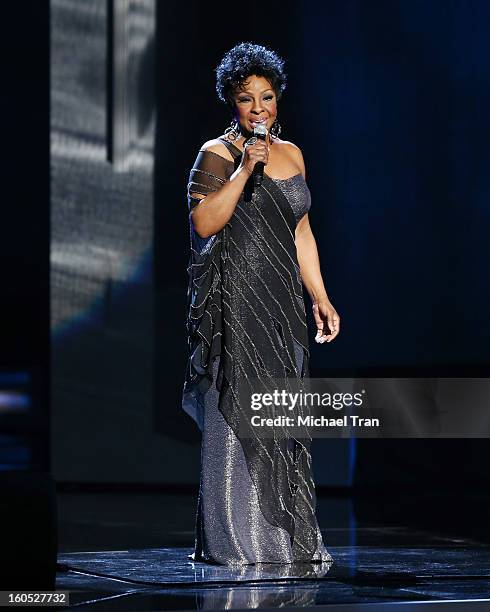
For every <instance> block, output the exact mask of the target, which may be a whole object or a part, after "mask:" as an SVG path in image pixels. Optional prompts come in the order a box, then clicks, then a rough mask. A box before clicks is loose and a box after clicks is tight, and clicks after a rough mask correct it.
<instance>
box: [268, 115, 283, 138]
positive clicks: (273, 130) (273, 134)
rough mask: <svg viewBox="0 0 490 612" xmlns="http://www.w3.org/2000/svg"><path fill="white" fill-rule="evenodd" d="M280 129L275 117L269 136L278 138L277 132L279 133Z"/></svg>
mask: <svg viewBox="0 0 490 612" xmlns="http://www.w3.org/2000/svg"><path fill="white" fill-rule="evenodd" d="M281 129H282V128H281V124H280V123H279V121H278V120H277V119H276V120H275V121H274V123H273V124H272V125H271V129H270V130H269V136H270V137H271V139H273V140H275V139H276V138H278V137H279V134H280V133H281Z"/></svg>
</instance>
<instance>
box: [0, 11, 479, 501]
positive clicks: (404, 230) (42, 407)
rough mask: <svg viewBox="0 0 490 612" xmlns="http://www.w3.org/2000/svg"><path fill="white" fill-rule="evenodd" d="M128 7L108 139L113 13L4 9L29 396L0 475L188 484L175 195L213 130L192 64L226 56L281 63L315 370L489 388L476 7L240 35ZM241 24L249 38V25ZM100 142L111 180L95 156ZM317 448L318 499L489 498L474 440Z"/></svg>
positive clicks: (13, 354)
mask: <svg viewBox="0 0 490 612" xmlns="http://www.w3.org/2000/svg"><path fill="white" fill-rule="evenodd" d="M6 6H7V5H6ZM127 6H128V7H129V9H130V10H129V14H128V15H129V16H128V18H129V19H130V20H131V21H130V23H131V24H133V26H134V27H132V28H130V29H129V30H128V31H129V46H128V47H126V48H125V54H126V55H124V57H126V58H129V59H128V65H127V70H126V72H125V75H126V76H125V78H126V80H125V86H126V90H125V91H126V94H127V95H128V99H127V100H126V98H124V99H125V100H126V101H127V104H126V106H124V109H125V110H124V113H126V114H125V118H126V120H127V123H125V122H124V120H123V121H122V124H121V118H120V117H119V116H117V113H115V110H117V107H114V105H113V103H112V102H113V101H114V100H113V97H112V96H113V94H114V89H113V88H114V86H115V85H118V80H117V79H113V80H111V79H110V78H109V73H111V74H112V75H113V76H114V74H116V73H117V70H114V60H115V59H116V60H117V57H114V55H113V56H112V60H113V62H112V63H111V61H109V60H110V59H111V57H109V55H110V44H109V43H110V41H109V37H108V31H109V26H110V24H111V10H110V8H111V3H105V2H100V1H98V0H87V1H86V2H83V3H80V2H77V1H75V0H72V1H69V0H63V1H61V0H53V1H52V2H51V15H50V22H51V29H50V31H48V28H47V24H48V7H47V3H46V4H42V3H30V4H25V5H22V7H23V8H22V15H21V14H20V13H16V12H15V10H16V9H15V7H14V6H13V5H12V6H11V5H10V4H9V5H8V9H7V8H5V9H4V10H5V11H12V13H11V22H14V23H17V22H18V21H19V20H21V19H22V20H25V22H26V24H27V23H29V24H33V23H35V24H37V25H36V27H33V28H29V30H28V33H27V35H26V36H25V37H24V44H23V45H22V49H21V48H20V47H19V46H18V44H17V46H15V43H18V37H17V36H18V32H17V30H16V29H15V28H7V30H6V32H5V36H4V38H3V44H4V54H3V60H4V65H5V69H4V71H3V75H4V79H5V85H6V86H5V88H4V92H3V93H2V109H3V112H4V117H5V118H6V119H7V121H6V130H5V139H6V140H5V144H4V147H3V150H4V160H5V161H4V164H2V169H3V177H4V185H5V194H6V200H7V204H6V205H5V206H4V207H3V210H4V240H3V242H2V254H3V258H2V262H3V264H4V269H5V274H6V277H5V278H6V279H7V280H6V284H7V285H8V290H6V291H5V292H4V295H3V299H2V301H1V305H0V313H1V317H0V320H1V321H2V339H3V342H4V351H3V357H2V364H3V371H4V372H5V373H7V374H8V373H12V372H13V373H14V374H16V373H17V374H18V375H21V376H22V375H26V378H25V380H27V381H31V383H32V381H37V382H36V383H35V384H34V383H32V384H31V383H28V384H27V390H26V393H27V394H28V395H29V397H30V401H31V402H32V404H28V409H27V410H26V409H25V406H24V408H23V410H24V412H23V415H24V416H23V419H24V420H22V421H17V425H15V427H14V429H12V423H13V421H12V410H13V411H14V412H15V409H12V410H10V411H9V414H8V415H7V416H8V419H7V418H4V417H5V416H6V415H5V413H4V412H3V413H2V417H1V425H0V428H1V434H2V438H1V439H2V459H3V465H4V466H12V465H14V464H15V466H16V467H17V469H24V468H25V469H29V468H32V467H33V466H34V465H37V466H48V465H49V459H50V457H51V459H52V468H53V473H54V476H55V478H56V480H57V481H58V482H75V483H82V484H84V483H93V482H98V483H100V482H102V483H107V482H118V483H123V484H124V483H146V484H152V483H163V484H166V485H172V486H174V485H178V486H180V485H182V484H184V485H186V484H187V485H190V486H191V487H192V486H194V485H195V484H196V483H197V480H198V476H199V434H198V430H197V428H196V426H195V425H194V423H193V422H192V421H191V420H190V419H189V417H188V416H187V415H185V414H184V413H183V412H182V410H181V408H180V394H181V389H182V383H183V376H184V369H185V361H186V348H187V347H186V342H185V318H184V317H185V302H186V286H187V276H186V267H187V262H188V248H189V236H188V220H187V214H188V211H187V203H186V199H185V188H186V183H187V175H188V171H189V169H190V167H191V165H192V163H193V161H194V159H195V156H196V154H197V151H198V149H199V147H200V145H201V144H202V143H203V142H204V141H205V140H208V139H210V138H212V137H215V136H217V135H218V134H220V133H222V131H223V130H224V128H225V127H226V126H227V125H228V123H229V119H230V118H229V116H228V114H227V113H228V111H227V109H226V108H225V107H224V106H223V105H221V104H219V103H218V101H217V99H216V95H215V92H214V73H213V69H214V68H215V66H216V64H217V63H218V61H219V60H220V58H221V56H222V54H223V53H224V52H225V51H226V50H227V49H229V48H230V47H231V46H233V45H234V44H236V43H237V42H239V41H242V40H251V41H254V42H260V43H264V44H267V45H269V46H271V47H272V48H274V49H276V50H277V51H278V52H279V53H280V54H281V55H282V56H283V57H284V58H285V59H286V68H287V72H288V74H289V87H288V90H287V91H286V93H285V96H284V99H283V100H282V101H281V104H280V109H279V110H280V121H281V124H282V126H283V134H284V138H286V139H289V140H292V141H293V142H295V143H296V144H298V145H299V146H300V147H301V148H302V150H303V153H304V156H305V160H306V169H307V180H308V183H309V186H310V189H311V192H312V209H311V214H310V216H311V222H312V227H313V230H314V232H315V235H316V237H317V241H318V245H319V250H320V257H321V262H322V269H323V273H324V276H325V281H326V285H327V290H328V292H329V294H330V296H331V299H332V301H333V303H334V305H335V306H336V308H337V309H338V311H339V313H340V315H341V317H342V326H343V327H342V333H341V334H340V336H339V338H338V339H337V340H336V341H335V342H334V343H333V344H332V345H328V346H317V345H316V344H315V343H314V342H313V336H314V330H313V327H312V328H311V336H310V338H311V341H312V342H311V349H312V372H313V373H314V374H316V375H350V374H354V373H356V374H359V373H364V374H373V375H390V374H395V373H396V374H401V375H422V376H439V375H440V376H451V375H454V376H461V375H487V372H488V357H489V349H488V346H489V342H488V340H489V336H490V334H489V324H488V317H487V312H488V283H487V280H486V278H487V274H486V271H487V268H488V246H487V236H488V230H489V227H488V226H489V213H488V207H487V206H485V204H486V200H487V194H488V190H489V183H490V178H489V176H490V175H489V173H488V170H487V168H488V152H487V151H488V149H487V146H486V145H487V141H488V134H489V128H490V125H489V124H490V118H489V117H488V113H487V112H486V110H487V108H488V106H489V105H488V102H489V93H490V92H489V88H490V78H489V77H490V74H489V72H490V67H489V66H488V62H487V58H488V51H489V48H488V47H489V43H488V36H487V33H488V26H487V24H488V23H489V17H490V5H489V4H488V3H487V2H484V1H481V2H478V1H473V2H469V3H463V2H460V1H456V0H446V1H442V0H441V1H437V0H434V1H431V2H417V1H408V0H407V1H390V2H388V1H386V2H385V1H382V0H377V1H376V2H367V1H350V2H349V1H345V0H338V1H330V2H325V3H301V4H298V3H293V2H281V3H280V4H279V3H278V2H272V3H269V4H267V5H261V6H259V5H257V6H256V7H254V6H252V5H251V6H250V7H247V12H246V13H244V14H243V16H242V19H241V20H240V17H241V16H240V15H237V16H233V14H232V13H231V12H230V5H229V4H220V3H216V4H213V5H212V6H210V5H204V4H201V3H198V2H187V3H185V4H183V3H177V2H174V1H171V2H163V1H161V2H160V1H159V2H156V3H155V2H152V1H151V0H145V1H144V2H143V1H141V2H134V1H133V2H129V3H128V4H127ZM112 8H113V7H112ZM249 9H250V10H249ZM18 10H20V9H18ZM29 11H31V12H29ZM255 12H257V13H260V16H261V19H260V24H262V23H263V24H265V25H263V26H262V25H259V22H256V23H257V25H256V26H254V23H253V21H252V20H251V19H250V18H249V17H248V16H249V15H251V14H253V13H255ZM5 15H6V18H5V20H4V21H3V22H4V23H5V24H7V23H9V19H8V18H7V13H5ZM43 19H44V21H43ZM43 23H44V24H45V27H44V28H43V27H42V24H43ZM24 27H25V28H27V25H25V26H24ZM26 31H27V30H26ZM49 37H51V119H50V122H48V117H47V97H46V96H47V92H46V90H44V94H46V96H45V97H44V98H43V95H44V94H43V85H42V83H46V82H47V77H48V63H47V61H46V60H47V59H48V58H47V42H48V40H49ZM131 37H133V38H131ZM43 45H44V46H43ZM39 49H44V53H41V51H40V50H39ZM73 49H76V53H74V52H73ZM128 49H129V51H128ZM12 50H13V51H12ZM14 56H15V66H16V67H15V69H14V68H13V66H14V63H13V62H12V58H13V57H14ZM43 58H44V60H43ZM34 60H35V61H36V62H38V63H37V64H36V66H37V67H38V68H39V71H35V70H34V69H33V68H32V66H33V65H34V64H33V62H34ZM17 61H19V62H21V63H19V64H18V63H17ZM43 61H44V63H43ZM116 64H117V62H116ZM111 71H114V72H111ZM117 74H118V73H117ZM36 79H39V82H38V81H37V80H36ZM33 92H35V93H36V97H35V100H36V104H34V102H33V100H34V98H33V95H32V94H33ZM128 92H129V93H128ZM12 118H14V119H12ZM121 125H122V127H123V128H128V131H127V133H126V132H124V133H125V134H126V136H127V134H129V137H128V142H127V144H128V147H127V150H128V153H129V163H128V164H127V165H126V166H125V165H124V163H123V164H122V165H120V166H118V165H117V163H116V161H117V160H115V159H114V157H111V148H112V145H113V144H114V143H113V140H111V138H112V137H113V136H114V133H113V132H114V130H116V132H117V130H118V129H120V128H121ZM49 130H50V134H51V142H49ZM49 147H51V210H50V211H49V199H48V198H49V195H48V180H49V168H48V155H49ZM112 153H114V151H113V150H112ZM28 162H29V163H28ZM26 177H27V178H26ZM49 241H51V247H50V252H49ZM50 254H51V263H50V266H51V267H50V284H49V285H48V263H49V255H50ZM305 297H306V303H307V310H308V311H309V310H310V308H309V299H308V297H307V296H305ZM49 303H50V304H51V360H50V357H49V346H50V344H49V342H50V338H49V334H48V325H49V323H48V304H49ZM310 324H311V320H310ZM50 366H51V367H52V371H51V373H50ZM23 373H24V374H23ZM17 374H16V375H17ZM2 380H3V383H2V384H3V387H4V388H7V387H9V388H10V387H12V380H14V379H12V378H4V379H2ZM15 380H24V379H22V378H20V379H15ZM9 381H10V382H9ZM49 384H51V389H52V393H51V401H50V398H49V395H48V386H49ZM29 385H30V386H29ZM29 406H30V407H29ZM29 419H30V420H29ZM19 423H21V425H19ZM24 426H25V427H24ZM19 427H20V429H19ZM22 427H24V430H22ZM16 428H17V429H16ZM27 431H30V432H31V433H32V431H35V432H36V433H35V436H34V437H35V440H37V442H34V443H32V444H31V442H32V435H31V434H28V435H27V434H26V433H25V432H27ZM49 431H51V432H52V434H53V435H52V441H51V446H50V448H49V447H48V445H47V444H46V441H47V440H49ZM13 434H15V435H13ZM26 436H27V437H26ZM29 436H30V437H29ZM26 440H27V442H26ZM315 442H316V448H315V472H316V480H317V483H318V485H320V486H347V487H349V486H351V485H352V484H355V485H356V486H369V487H379V486H380V487H382V488H383V487H385V490H387V491H392V490H393V486H395V485H396V486H401V487H410V486H413V487H415V486H427V487H439V486H440V487H446V488H450V489H452V490H453V491H454V492H455V494H456V493H458V495H459V494H460V492H461V490H462V489H463V488H464V487H467V488H469V487H471V488H478V487H488V484H489V483H488V478H489V477H488V476H487V471H486V469H485V466H486V462H487V450H488V441H487V440H459V441H458V440H394V441H390V440H360V441H357V443H354V442H348V441H345V440H338V441H326V440H322V441H315ZM36 444H37V446H36ZM43 444H44V447H43V446H42V445H43ZM22 445H23V446H22ZM36 448H37V450H32V449H36ZM43 448H44V454H43ZM26 449H27V450H26ZM24 451H26V452H24ZM27 451H28V452H27ZM14 460H15V461H14Z"/></svg>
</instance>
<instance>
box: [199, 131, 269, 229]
mask: <svg viewBox="0 0 490 612" xmlns="http://www.w3.org/2000/svg"><path fill="white" fill-rule="evenodd" d="M224 146H225V145H224V144H223V143H216V140H209V141H208V142H207V143H205V144H204V145H203V146H202V147H201V150H203V151H211V152H213V153H214V152H216V153H218V152H219V151H221V150H222V149H223V148H224ZM258 161H261V162H263V163H264V164H265V165H267V162H268V161H269V146H268V145H267V144H266V143H265V142H264V141H262V140H257V142H256V143H255V144H253V145H249V146H245V149H244V153H243V155H242V159H241V162H240V165H239V166H238V168H237V169H236V170H235V172H234V173H233V174H232V175H231V176H230V178H229V180H228V181H226V182H225V183H224V185H223V186H222V187H220V189H218V190H217V191H214V192H212V193H210V194H208V195H207V196H203V194H194V196H195V197H200V196H203V197H202V198H200V199H201V201H200V202H199V204H197V206H195V207H194V209H193V210H192V213H191V214H192V223H193V225H194V229H195V230H196V232H197V233H198V234H199V236H200V237H201V238H209V236H212V235H213V234H216V233H217V232H219V231H220V230H221V229H222V228H223V227H224V226H225V225H226V224H227V223H228V221H229V220H230V218H231V216H232V215H233V212H234V211H235V207H236V205H237V202H238V200H239V199H240V195H241V193H242V191H243V189H244V188H245V184H246V182H247V181H248V179H249V178H250V175H251V174H252V172H253V169H254V167H255V164H256V163H257V162H258Z"/></svg>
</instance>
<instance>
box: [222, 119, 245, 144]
mask: <svg viewBox="0 0 490 612" xmlns="http://www.w3.org/2000/svg"><path fill="white" fill-rule="evenodd" d="M225 136H227V137H228V138H229V139H230V140H238V139H239V138H241V137H242V133H241V132H240V125H239V123H238V121H237V120H236V119H232V120H231V123H230V127H227V128H226V130H225Z"/></svg>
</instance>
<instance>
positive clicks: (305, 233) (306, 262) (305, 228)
mask: <svg viewBox="0 0 490 612" xmlns="http://www.w3.org/2000/svg"><path fill="white" fill-rule="evenodd" d="M293 146H294V154H295V157H296V161H297V163H298V167H299V168H300V171H301V174H302V175H303V177H304V178H306V173H305V163H304V160H303V155H302V153H301V150H300V149H299V148H298V147H296V146H295V145H293ZM295 242H296V252H297V256H298V263H299V267H300V274H301V280H302V281H303V284H304V286H305V288H306V290H307V291H308V294H309V296H310V298H311V301H312V303H313V316H314V318H315V323H316V326H317V330H318V332H317V335H316V337H315V340H316V341H317V342H319V343H323V342H325V341H326V342H331V341H332V340H333V339H334V338H335V337H336V336H337V335H338V333H339V331H340V317H339V315H338V313H337V311H336V310H335V308H334V307H333V305H332V303H331V302H330V299H329V297H328V295H327V290H326V289H325V284H324V282H323V277H322V273H321V270H320V258H319V257H318V248H317V245H316V240H315V237H314V236H313V231H312V229H311V227H310V219H309V217H308V213H306V214H305V215H303V218H302V219H301V220H300V221H299V223H298V225H297V226H296V232H295ZM325 323H326V324H327V326H328V329H329V330H330V334H327V333H326V331H327V330H325V326H324V324H325Z"/></svg>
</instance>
